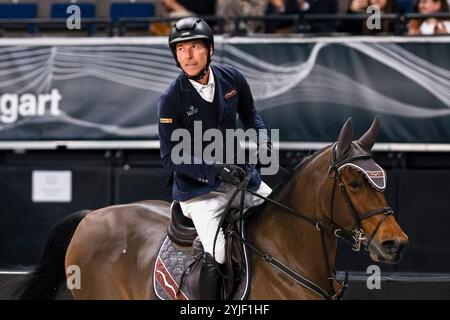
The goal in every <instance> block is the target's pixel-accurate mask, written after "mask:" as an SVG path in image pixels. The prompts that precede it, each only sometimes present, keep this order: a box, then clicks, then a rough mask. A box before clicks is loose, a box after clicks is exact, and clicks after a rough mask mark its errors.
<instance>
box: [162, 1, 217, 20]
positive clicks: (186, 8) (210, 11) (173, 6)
mask: <svg viewBox="0 0 450 320" xmlns="http://www.w3.org/2000/svg"><path fill="white" fill-rule="evenodd" d="M160 1H162V3H163V4H164V6H165V7H166V9H167V12H168V15H169V16H171V17H172V16H173V17H182V16H213V15H214V14H215V9H216V0H160Z"/></svg>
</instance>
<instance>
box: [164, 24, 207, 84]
mask: <svg viewBox="0 0 450 320" xmlns="http://www.w3.org/2000/svg"><path fill="white" fill-rule="evenodd" d="M196 39H199V40H202V41H203V42H205V44H206V47H207V48H208V57H207V59H208V60H207V62H206V66H205V67H204V68H203V69H202V70H201V71H200V72H199V73H198V74H197V75H195V76H189V75H188V74H186V73H185V75H186V76H187V77H188V78H189V79H193V80H199V79H201V78H202V77H203V76H204V75H205V73H206V72H207V71H208V67H209V64H210V63H211V46H212V48H213V49H214V35H213V32H212V30H211V28H210V27H209V25H208V24H207V23H206V22H205V21H204V20H203V19H200V18H197V17H188V18H183V19H181V20H178V21H177V22H176V23H175V24H174V25H173V26H172V30H171V31H170V34H169V47H170V50H171V51H172V55H173V57H174V58H175V61H176V63H177V66H178V67H180V68H181V66H180V63H179V62H178V59H177V53H176V51H175V48H176V45H177V43H179V42H184V41H189V40H196Z"/></svg>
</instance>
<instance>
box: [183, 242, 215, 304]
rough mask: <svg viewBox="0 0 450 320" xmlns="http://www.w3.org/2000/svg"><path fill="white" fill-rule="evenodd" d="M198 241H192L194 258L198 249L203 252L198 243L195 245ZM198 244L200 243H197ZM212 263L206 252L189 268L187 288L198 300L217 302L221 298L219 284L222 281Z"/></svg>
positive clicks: (212, 260) (212, 259)
mask: <svg viewBox="0 0 450 320" xmlns="http://www.w3.org/2000/svg"><path fill="white" fill-rule="evenodd" d="M197 241H198V239H196V240H195V241H194V245H193V246H194V256H196V253H197V254H198V253H199V251H197V250H199V249H201V252H202V251H203V247H200V245H199V243H196V242H197ZM198 242H200V241H198ZM217 267H220V264H217V263H216V262H215V261H214V258H213V257H212V256H211V255H210V254H209V253H206V252H203V254H202V257H201V258H200V259H199V260H198V261H197V262H196V263H194V265H193V266H192V267H191V272H190V274H189V287H190V289H191V292H192V294H193V295H194V297H195V298H196V299H199V300H218V299H220V297H221V292H220V289H221V283H222V279H221V277H220V274H219V272H218V271H217Z"/></svg>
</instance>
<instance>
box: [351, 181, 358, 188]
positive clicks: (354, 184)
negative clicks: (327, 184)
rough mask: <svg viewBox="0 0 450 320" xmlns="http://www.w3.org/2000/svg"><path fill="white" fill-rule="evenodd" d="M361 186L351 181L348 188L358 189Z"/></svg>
mask: <svg viewBox="0 0 450 320" xmlns="http://www.w3.org/2000/svg"><path fill="white" fill-rule="evenodd" d="M360 185H361V184H360V183H359V182H358V181H352V182H350V187H352V188H358V187H359V186H360Z"/></svg>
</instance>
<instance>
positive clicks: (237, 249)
mask: <svg viewBox="0 0 450 320" xmlns="http://www.w3.org/2000/svg"><path fill="white" fill-rule="evenodd" d="M249 210H255V208H250V209H249ZM170 212H171V220H170V224H169V227H168V230H167V236H166V237H165V238H164V240H163V241H162V243H161V247H160V249H159V252H158V256H157V259H156V263H155V267H154V270H153V286H154V291H155V294H156V296H157V297H158V299H161V300H191V299H194V296H193V294H192V292H191V288H189V282H188V281H187V279H188V277H189V274H190V268H189V267H190V266H191V265H192V263H193V261H194V260H195V256H194V248H193V243H194V240H195V239H196V237H197V231H196V230H195V227H194V224H193V223H192V220H191V219H188V218H186V217H185V216H184V215H183V212H182V210H181V206H180V204H179V203H178V202H177V201H173V202H172V205H171V207H170ZM238 212H239V210H233V211H230V212H229V213H228V215H227V216H228V217H226V218H225V219H224V223H223V225H222V228H223V230H224V233H225V238H226V250H225V254H226V263H225V268H224V269H222V272H224V275H225V279H223V285H222V288H223V290H222V291H223V293H222V297H223V298H224V299H226V300H244V299H245V298H246V297H247V295H248V293H249V288H250V283H251V272H250V271H251V267H250V259H249V255H248V252H247V248H246V246H245V245H244V244H243V243H242V242H241V241H240V240H238V239H236V238H235V237H231V236H230V234H231V231H233V232H236V233H237V234H238V235H239V236H240V237H241V238H242V239H245V219H235V215H236V214H237V213H238ZM235 220H237V222H236V223H233V221H235ZM197 250H198V248H197ZM197 252H198V251H197Z"/></svg>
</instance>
